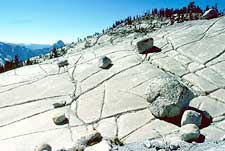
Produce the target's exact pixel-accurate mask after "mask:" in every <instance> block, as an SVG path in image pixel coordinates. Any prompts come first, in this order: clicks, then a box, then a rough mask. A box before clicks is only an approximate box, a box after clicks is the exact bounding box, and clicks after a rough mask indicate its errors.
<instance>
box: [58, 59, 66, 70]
mask: <svg viewBox="0 0 225 151" xmlns="http://www.w3.org/2000/svg"><path fill="white" fill-rule="evenodd" d="M57 65H58V67H59V68H61V67H64V66H68V65H69V63H68V60H61V61H59V62H58V63H57Z"/></svg>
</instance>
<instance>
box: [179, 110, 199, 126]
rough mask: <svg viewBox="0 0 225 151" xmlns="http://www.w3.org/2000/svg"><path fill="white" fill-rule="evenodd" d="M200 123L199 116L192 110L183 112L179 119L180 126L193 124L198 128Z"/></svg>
mask: <svg viewBox="0 0 225 151" xmlns="http://www.w3.org/2000/svg"><path fill="white" fill-rule="evenodd" d="M201 122H202V116H201V114H200V113H198V112H196V111H192V110H187V111H185V112H184V114H183V116H182V119H181V125H186V124H195V125H197V126H200V125H201Z"/></svg>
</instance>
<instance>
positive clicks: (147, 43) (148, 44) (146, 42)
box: [137, 38, 153, 53]
mask: <svg viewBox="0 0 225 151" xmlns="http://www.w3.org/2000/svg"><path fill="white" fill-rule="evenodd" d="M152 47H153V38H147V39H143V40H141V41H139V42H137V48H138V53H144V51H146V50H148V49H150V48H152Z"/></svg>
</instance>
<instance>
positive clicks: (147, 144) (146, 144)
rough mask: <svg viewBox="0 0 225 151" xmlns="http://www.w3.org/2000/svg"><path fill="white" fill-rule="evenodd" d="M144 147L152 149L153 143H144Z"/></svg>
mask: <svg viewBox="0 0 225 151" xmlns="http://www.w3.org/2000/svg"><path fill="white" fill-rule="evenodd" d="M143 145H144V146H145V147H146V148H150V147H151V143H150V141H148V140H146V141H144V142H143Z"/></svg>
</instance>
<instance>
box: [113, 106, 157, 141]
mask: <svg viewBox="0 0 225 151" xmlns="http://www.w3.org/2000/svg"><path fill="white" fill-rule="evenodd" d="M152 119H154V117H153V116H152V114H151V113H150V112H149V111H148V110H147V109H146V110H143V111H139V112H136V113H129V114H125V115H122V116H121V117H120V118H119V119H118V120H117V121H118V138H122V137H124V136H126V135H128V134H129V133H130V132H132V131H135V129H137V128H138V127H141V126H143V125H144V124H146V123H147V122H149V121H150V120H152Z"/></svg>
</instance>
